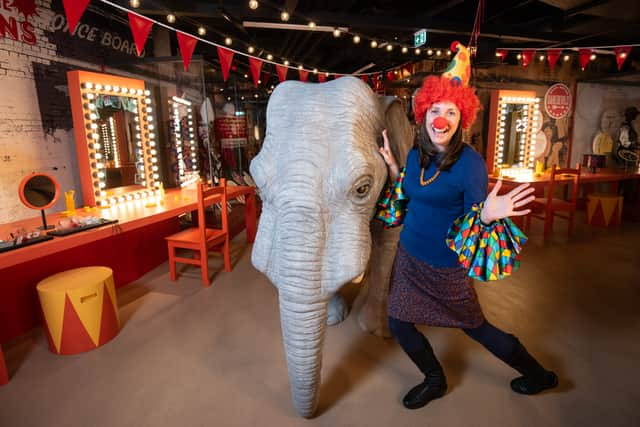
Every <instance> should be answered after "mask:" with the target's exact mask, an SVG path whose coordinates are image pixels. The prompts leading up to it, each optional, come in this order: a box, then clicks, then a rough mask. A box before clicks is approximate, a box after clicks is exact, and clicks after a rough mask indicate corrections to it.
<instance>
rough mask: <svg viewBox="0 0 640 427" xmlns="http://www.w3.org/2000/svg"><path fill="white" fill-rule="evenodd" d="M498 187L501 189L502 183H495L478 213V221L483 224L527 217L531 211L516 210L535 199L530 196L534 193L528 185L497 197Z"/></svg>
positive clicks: (520, 186)
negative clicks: (503, 219) (516, 217)
mask: <svg viewBox="0 0 640 427" xmlns="http://www.w3.org/2000/svg"><path fill="white" fill-rule="evenodd" d="M500 187H502V181H498V182H497V183H496V185H495V187H493V190H491V192H490V193H489V195H488V196H487V199H486V200H485V201H484V207H483V208H482V212H481V213H480V220H481V221H482V222H483V223H485V224H489V223H490V222H492V221H495V220H498V219H502V218H505V217H508V216H521V215H527V214H528V213H529V212H531V209H522V210H516V209H518V208H521V207H523V206H525V205H527V204H529V203H531V202H532V201H533V199H535V196H534V195H533V194H532V193H533V192H534V188H533V187H531V186H530V185H529V184H522V185H519V186H517V187H516V188H514V189H513V190H511V191H509V192H508V193H507V194H504V195H502V196H498V191H499V190H500Z"/></svg>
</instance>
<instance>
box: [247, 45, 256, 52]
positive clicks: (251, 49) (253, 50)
mask: <svg viewBox="0 0 640 427" xmlns="http://www.w3.org/2000/svg"><path fill="white" fill-rule="evenodd" d="M255 50H256V49H255V48H254V47H253V46H249V47H248V48H247V52H249V53H253V52H255Z"/></svg>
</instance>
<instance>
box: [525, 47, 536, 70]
mask: <svg viewBox="0 0 640 427" xmlns="http://www.w3.org/2000/svg"><path fill="white" fill-rule="evenodd" d="M535 54H536V50H535V49H525V50H523V51H522V66H523V67H524V68H527V67H528V66H529V64H530V63H531V60H532V59H533V56H534V55H535Z"/></svg>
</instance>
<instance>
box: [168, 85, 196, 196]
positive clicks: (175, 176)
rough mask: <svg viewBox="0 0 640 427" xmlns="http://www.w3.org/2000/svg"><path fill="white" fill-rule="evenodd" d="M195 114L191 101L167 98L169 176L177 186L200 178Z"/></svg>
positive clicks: (174, 97)
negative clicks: (170, 165) (169, 154)
mask: <svg viewBox="0 0 640 427" xmlns="http://www.w3.org/2000/svg"><path fill="white" fill-rule="evenodd" d="M196 129H197V124H196V114H194V112H193V107H192V103H191V101H189V100H187V99H184V98H180V97H177V96H173V97H171V99H170V100H169V136H170V140H171V153H172V155H171V157H172V158H171V159H170V160H169V161H170V163H172V168H171V178H172V181H173V182H172V184H175V186H177V187H187V186H189V185H191V184H193V183H195V182H197V181H199V180H200V165H199V160H198V159H199V157H198V144H197V142H196V141H197V140H196V135H195V130H196Z"/></svg>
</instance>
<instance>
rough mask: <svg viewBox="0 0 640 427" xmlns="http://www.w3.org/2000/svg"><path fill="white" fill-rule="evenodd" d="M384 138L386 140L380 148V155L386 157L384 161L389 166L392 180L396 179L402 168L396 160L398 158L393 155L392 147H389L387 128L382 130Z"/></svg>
mask: <svg viewBox="0 0 640 427" xmlns="http://www.w3.org/2000/svg"><path fill="white" fill-rule="evenodd" d="M382 139H383V140H384V145H383V146H382V147H380V148H378V151H379V152H380V155H382V158H383V159H384V162H385V163H386V164H387V166H388V167H389V175H391V176H390V178H391V180H392V181H395V180H396V179H397V178H398V175H399V174H400V168H399V167H398V162H396V158H395V157H393V153H392V152H391V147H389V137H388V136H387V130H386V129H383V130H382Z"/></svg>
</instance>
